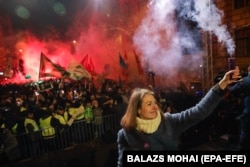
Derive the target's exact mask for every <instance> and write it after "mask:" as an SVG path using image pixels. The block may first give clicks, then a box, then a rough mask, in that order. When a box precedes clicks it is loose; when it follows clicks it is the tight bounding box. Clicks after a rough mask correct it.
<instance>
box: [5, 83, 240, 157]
mask: <svg viewBox="0 0 250 167" xmlns="http://www.w3.org/2000/svg"><path fill="white" fill-rule="evenodd" d="M88 82H91V81H88ZM45 83H46V84H45ZM135 87H136V85H132V86H131V85H126V86H124V85H123V86H122V85H120V84H119V83H118V82H115V81H110V80H107V81H105V82H104V83H103V85H102V86H101V87H100V88H95V87H94V86H93V84H92V86H91V88H90V87H88V86H87V85H86V81H85V80H83V81H64V80H59V79H51V80H46V81H43V82H41V83H28V84H4V85H0V91H1V92H0V96H1V103H0V110H1V111H0V126H1V146H2V147H1V150H0V155H1V161H4V162H8V161H12V160H16V159H18V158H24V157H23V156H26V157H25V158H27V157H29V156H30V155H32V154H34V153H36V152H38V150H39V149H41V148H39V147H41V146H39V145H41V141H42V145H43V147H42V149H43V151H42V152H43V153H46V152H49V151H53V150H56V149H61V148H65V147H68V146H71V145H72V144H81V143H84V142H87V141H92V140H98V139H104V140H109V141H111V142H116V133H117V131H118V130H119V128H120V119H121V117H122V116H123V114H124V112H125V110H126V107H127V102H128V99H129V96H130V92H131V90H132V89H133V88H135ZM146 87H148V85H147V86H146ZM155 92H156V95H157V98H158V99H159V102H160V106H161V107H162V109H163V111H164V112H170V113H175V112H178V111H181V110H182V109H183V108H188V107H191V106H192V105H194V104H195V103H197V102H198V101H199V100H200V98H201V94H200V93H194V92H190V91H187V90H186V89H182V87H179V88H174V89H167V90H157V89H155ZM241 111H242V100H241V98H240V97H235V96H230V97H229V98H227V99H226V100H224V101H223V102H222V103H220V105H219V106H218V107H217V108H216V111H214V112H213V114H212V115H211V116H209V117H208V118H207V119H206V120H205V121H202V122H201V123H200V124H198V125H197V126H194V127H192V128H190V129H189V130H187V131H186V132H184V133H183V135H182V137H181V138H182V139H181V141H182V143H181V148H182V149H183V150H185V149H188V148H191V147H194V146H195V145H197V144H199V143H204V142H207V141H213V140H218V139H219V138H220V137H221V136H222V135H224V134H227V135H228V142H230V143H232V144H236V143H237V142H238V136H239V134H238V133H239V129H238V122H237V121H236V119H235V118H236V117H237V116H238V115H240V113H241ZM24 134H25V135H26V137H25V138H23V137H20V136H22V135H24ZM27 136H28V137H27ZM7 138H8V139H7ZM7 141H8V142H7ZM194 141H196V142H194ZM27 145H28V148H29V149H27ZM13 151H14V152H18V151H19V152H20V154H19V155H20V156H19V157H12V156H11V155H18V154H11V152H13Z"/></svg>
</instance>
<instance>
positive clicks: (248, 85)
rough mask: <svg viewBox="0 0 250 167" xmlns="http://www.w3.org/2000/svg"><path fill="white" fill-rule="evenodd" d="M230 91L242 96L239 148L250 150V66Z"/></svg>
mask: <svg viewBox="0 0 250 167" xmlns="http://www.w3.org/2000/svg"><path fill="white" fill-rule="evenodd" d="M229 90H230V93H232V94H233V95H237V96H241V95H242V97H243V106H244V109H243V113H242V114H241V115H240V116H239V117H238V119H239V122H240V136H239V137H240V138H239V150H250V66H248V74H247V75H246V76H245V77H243V78H242V79H241V80H239V81H238V82H237V83H236V84H234V85H232V86H231V87H230V88H229Z"/></svg>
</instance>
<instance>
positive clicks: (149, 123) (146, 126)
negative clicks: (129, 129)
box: [136, 111, 161, 134]
mask: <svg viewBox="0 0 250 167" xmlns="http://www.w3.org/2000/svg"><path fill="white" fill-rule="evenodd" d="M136 123H137V127H136V129H137V130H138V131H141V132H144V133H147V134H151V133H154V132H155V131H156V130H157V128H158V127H159V125H160V123H161V114H160V111H158V112H157V117H156V118H154V119H150V120H146V119H141V118H139V117H136Z"/></svg>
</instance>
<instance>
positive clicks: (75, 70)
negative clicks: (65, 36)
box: [67, 60, 91, 80]
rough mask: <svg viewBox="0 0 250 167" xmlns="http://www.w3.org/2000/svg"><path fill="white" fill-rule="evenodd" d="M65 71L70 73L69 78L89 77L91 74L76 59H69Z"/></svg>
mask: <svg viewBox="0 0 250 167" xmlns="http://www.w3.org/2000/svg"><path fill="white" fill-rule="evenodd" d="M67 71H68V72H69V73H70V76H69V77H70V78H71V79H73V80H80V79H82V78H91V74H90V73H89V72H88V71H87V70H86V69H85V68H84V67H83V66H82V65H81V64H80V63H78V62H77V61H75V60H71V62H70V64H69V66H68V68H67Z"/></svg>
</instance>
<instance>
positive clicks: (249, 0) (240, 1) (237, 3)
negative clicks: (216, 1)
mask: <svg viewBox="0 0 250 167" xmlns="http://www.w3.org/2000/svg"><path fill="white" fill-rule="evenodd" d="M246 6H250V0H234V9H240V8H244V7H246Z"/></svg>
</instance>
